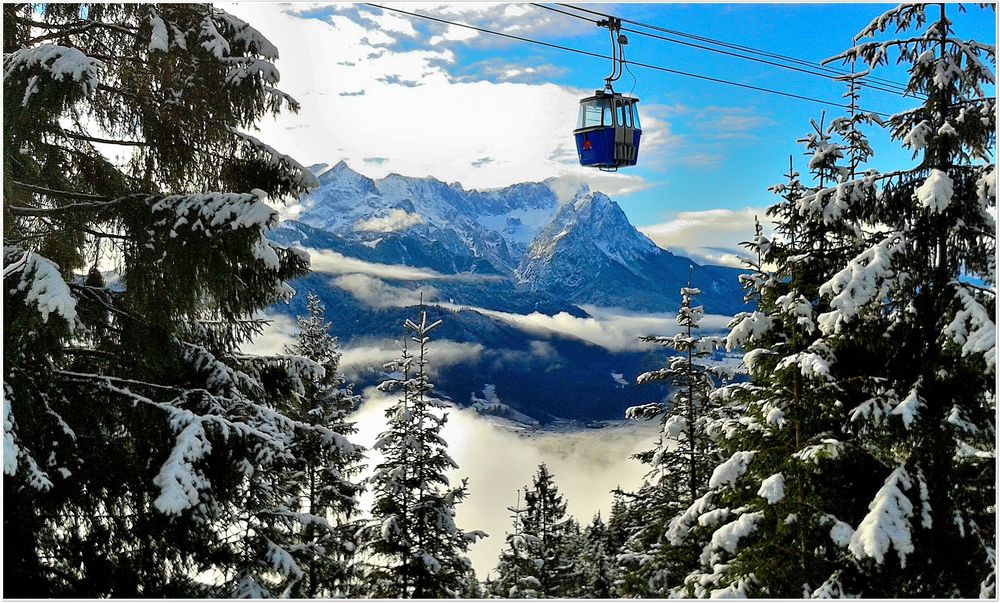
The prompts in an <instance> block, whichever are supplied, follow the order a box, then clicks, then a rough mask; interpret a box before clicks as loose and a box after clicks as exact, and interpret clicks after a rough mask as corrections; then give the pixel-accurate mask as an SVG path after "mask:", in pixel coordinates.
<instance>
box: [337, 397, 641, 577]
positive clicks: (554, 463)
mask: <svg viewBox="0 0 1000 603" xmlns="http://www.w3.org/2000/svg"><path fill="white" fill-rule="evenodd" d="M366 393H367V394H368V395H369V396H370V398H369V399H368V400H367V401H366V402H365V404H364V405H363V406H362V407H361V409H360V410H359V411H358V412H357V413H356V414H355V415H354V417H353V418H354V420H356V421H357V426H358V430H359V433H358V434H357V435H356V436H355V437H354V438H352V439H353V441H356V442H358V443H359V444H361V445H365V446H368V447H369V448H370V447H371V445H372V444H373V443H374V442H375V438H376V437H377V435H378V433H380V432H381V431H382V430H384V429H385V426H386V425H385V414H384V411H385V409H386V408H387V406H388V405H389V404H391V402H392V399H391V398H388V397H385V396H384V395H382V394H380V393H379V392H377V391H376V390H374V389H368V390H366ZM497 394H498V395H499V397H500V399H501V401H502V400H503V395H504V392H503V388H502V387H498V388H497ZM657 428H658V424H657V422H656V421H643V422H627V423H624V424H619V425H615V426H612V427H606V428H604V429H586V430H576V431H568V432H557V431H545V430H541V431H514V430H511V429H507V428H505V427H502V426H500V425H499V424H498V423H496V422H494V421H491V420H489V419H487V418H484V417H482V416H480V415H478V414H476V413H475V411H472V410H469V409H461V408H452V409H449V411H448V422H447V424H446V425H445V428H444V431H443V437H444V439H445V440H446V441H447V442H448V453H449V454H450V455H451V456H452V458H454V459H455V461H456V462H457V463H458V465H459V468H458V469H457V470H454V471H451V472H450V473H449V478H450V479H451V480H452V483H458V482H459V481H460V480H461V479H462V478H465V477H467V478H468V479H469V497H468V498H467V499H466V500H465V501H464V502H462V503H461V504H460V505H459V506H458V513H457V517H456V520H457V523H458V525H459V527H461V528H463V529H466V530H484V531H486V532H487V533H488V534H489V535H490V537H489V538H486V539H483V540H480V541H479V542H477V543H476V544H474V545H472V547H471V548H470V550H469V556H470V557H471V559H472V563H473V565H474V567H475V569H476V573H477V574H478V576H479V577H480V578H481V579H482V578H485V577H486V575H487V574H488V573H494V576H495V571H494V568H495V566H496V562H497V558H498V556H499V553H500V549H501V548H502V547H503V545H504V533H505V532H506V531H507V530H508V529H510V517H509V516H510V513H509V512H508V511H507V507H508V506H511V505H513V504H515V502H516V496H517V490H518V489H521V490H523V489H524V487H525V485H528V484H529V483H530V481H531V478H532V475H533V474H534V473H535V471H536V469H537V467H538V464H539V463H542V462H544V463H546V465H548V467H549V469H550V471H551V472H552V474H553V476H554V479H555V482H556V485H557V486H558V488H559V490H560V492H561V493H562V494H563V496H564V497H565V499H566V503H567V511H568V512H569V513H570V514H571V515H573V516H575V517H576V518H577V519H578V520H579V521H580V522H581V523H587V522H589V521H590V519H591V517H593V515H594V514H595V513H596V512H598V511H601V512H602V515H603V516H604V518H605V519H607V517H608V512H609V511H610V509H611V503H612V500H613V498H612V495H611V491H612V490H614V489H615V488H617V487H622V488H624V489H626V490H629V489H635V488H637V487H638V486H639V485H640V484H641V482H642V477H643V475H644V474H645V473H646V471H647V467H645V466H644V465H642V464H641V463H639V462H638V461H636V460H634V459H632V458H631V455H632V454H634V453H636V452H639V451H642V450H646V449H647V448H650V447H651V446H652V445H653V442H654V440H655V438H656V432H657ZM369 454H371V457H370V458H369V467H372V466H374V465H375V464H376V463H378V462H379V460H380V458H379V457H378V455H377V454H375V453H372V452H370V453H369ZM369 471H370V469H369ZM370 505H371V497H370V494H369V495H368V496H367V497H366V498H365V499H364V506H365V508H366V509H367V508H369V507H370Z"/></svg>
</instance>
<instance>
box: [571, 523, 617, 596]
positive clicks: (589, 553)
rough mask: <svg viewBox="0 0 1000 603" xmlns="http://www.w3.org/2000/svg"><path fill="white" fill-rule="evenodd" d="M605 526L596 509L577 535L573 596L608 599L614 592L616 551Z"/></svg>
mask: <svg viewBox="0 0 1000 603" xmlns="http://www.w3.org/2000/svg"><path fill="white" fill-rule="evenodd" d="M609 536H610V535H609V533H608V527H607V525H606V524H605V523H604V520H602V519H601V514H600V513H598V514H597V515H595V516H594V519H592V520H591V522H590V524H589V525H587V527H586V528H584V530H583V533H582V534H581V536H580V552H579V555H578V556H577V560H576V567H577V569H578V571H579V573H580V580H579V585H578V588H577V596H578V597H580V598H581V599H610V598H612V597H614V596H615V593H616V591H615V580H616V579H617V574H618V564H617V561H616V559H617V555H618V552H619V549H616V548H613V546H612V543H611V540H610V538H609Z"/></svg>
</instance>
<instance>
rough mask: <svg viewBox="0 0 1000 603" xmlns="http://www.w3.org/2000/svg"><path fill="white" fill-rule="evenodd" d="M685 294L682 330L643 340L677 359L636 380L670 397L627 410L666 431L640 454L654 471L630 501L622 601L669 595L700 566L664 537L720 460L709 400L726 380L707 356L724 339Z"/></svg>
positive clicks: (689, 548)
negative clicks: (659, 386)
mask: <svg viewBox="0 0 1000 603" xmlns="http://www.w3.org/2000/svg"><path fill="white" fill-rule="evenodd" d="M680 293H681V305H680V307H679V308H678V312H677V324H678V325H679V326H680V328H681V332H680V333H678V334H676V335H673V336H669V337H668V336H655V337H653V336H650V337H643V338H642V340H643V341H646V342H650V343H656V344H658V345H661V346H663V347H666V348H668V349H670V350H673V351H674V352H675V354H674V355H671V356H670V357H669V358H668V360H667V365H666V366H665V367H663V368H660V369H657V370H654V371H650V372H647V373H643V374H641V375H639V377H638V378H637V380H636V381H637V382H638V383H639V384H643V383H651V382H666V383H667V384H669V386H670V395H669V397H668V398H667V399H666V400H665V401H664V402H657V403H652V404H647V405H644V406H636V407H632V408H629V409H628V410H627V411H626V417H627V418H630V419H637V418H642V419H652V418H657V417H660V425H661V430H660V431H661V433H660V437H659V440H658V441H657V445H656V447H655V448H654V449H652V450H649V451H645V452H642V453H639V454H637V455H636V458H638V459H639V460H640V461H642V462H644V463H646V464H648V465H650V471H649V473H648V474H647V476H646V480H645V482H644V484H643V486H642V487H641V488H640V489H639V491H638V492H636V493H635V495H633V496H631V497H630V499H631V500H630V504H632V505H634V506H636V507H637V512H636V513H634V517H636V518H639V523H638V525H636V526H634V527H635V529H634V530H633V533H632V534H631V536H630V538H629V540H628V542H627V543H626V552H625V553H624V554H623V555H622V556H621V558H620V559H621V561H622V562H623V563H624V569H625V571H624V573H623V576H622V578H621V580H622V584H621V586H620V591H621V593H622V595H623V596H642V597H657V596H660V597H662V596H666V595H667V594H668V592H669V589H670V588H672V587H674V586H676V585H677V584H678V583H680V582H681V581H682V580H683V578H684V576H686V575H687V574H688V573H689V572H691V571H692V570H694V569H695V568H696V567H697V564H698V554H699V552H700V550H699V547H696V546H694V545H693V544H691V543H685V544H684V545H678V546H672V545H670V543H669V542H667V540H666V532H667V527H668V525H669V522H670V520H671V519H673V518H674V517H676V516H677V515H679V514H680V513H681V512H682V511H683V510H684V509H686V508H688V506H690V505H691V504H693V503H694V502H695V501H696V500H697V499H698V498H700V497H701V496H702V495H703V494H704V492H705V490H706V489H707V483H708V475H709V474H710V473H711V471H712V469H713V468H714V467H715V465H716V463H717V460H718V459H717V456H718V451H717V449H716V447H715V445H714V443H713V442H712V439H711V438H710V437H709V434H708V433H707V431H706V428H707V426H708V424H709V423H710V421H711V420H712V419H713V418H715V416H714V409H713V405H712V402H711V398H710V396H709V395H710V394H711V392H712V391H713V390H714V389H715V387H716V380H717V379H719V378H722V377H723V375H721V373H720V371H719V370H718V367H717V366H716V365H715V364H713V363H712V362H711V361H710V360H707V358H708V357H709V356H711V355H712V354H713V353H714V352H715V351H716V349H718V348H719V347H720V346H721V341H720V340H719V338H717V337H709V336H702V335H699V334H698V333H697V329H698V328H699V323H700V321H701V318H702V316H704V309H703V308H702V306H697V305H694V298H695V297H696V296H697V295H698V294H699V293H700V291H699V290H698V289H697V288H695V287H694V286H693V285H692V283H691V281H690V279H689V281H688V284H687V286H686V287H682V288H681V291H680Z"/></svg>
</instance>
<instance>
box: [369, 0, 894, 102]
mask: <svg viewBox="0 0 1000 603" xmlns="http://www.w3.org/2000/svg"><path fill="white" fill-rule="evenodd" d="M364 4H365V6H370V7H372V8H377V9H379V10H386V11H392V12H395V13H399V14H402V15H408V16H410V17H417V18H418V19H425V20H428V21H434V22H437V23H444V24H446V25H453V26H455V27H462V28H465V29H471V30H473V31H478V32H480V33H485V34H490V35H494V36H499V37H502V38H507V39H509V40H517V41H519V42H528V43H531V44H537V45H539V46H544V47H546V48H554V49H556V50H563V51H566V52H574V53H576V54H580V55H583V56H589V57H593V58H597V59H603V60H609V59H611V58H612V57H610V56H608V55H605V54H600V53H597V52H590V51H588V50H581V49H579V48H573V47H570V46H563V45H561V44H553V43H551V42H543V41H541V40H533V39H531V38H525V37H523V36H518V35H514V34H509V33H505V32H500V31H493V30H491V29H486V28H484V27H477V26H475V25H468V24H466V23H457V22H455V21H449V20H448V19H442V18H440V17H434V16H431V15H425V14H421V13H414V12H410V11H407V10H403V9H401V8H393V7H390V6H383V5H381V4H373V3H370V2H366V3H364ZM629 64H630V65H634V66H636V67H643V68H645V69H651V70H654V71H660V72H663V73H670V74H673V75H680V76H684V77H690V78H695V79H699V80H704V81H708V82H715V83H717V84H724V85H727V86H734V87H737V88H743V89H746V90H755V91H757V92H765V93H768V94H776V95H779V96H785V97H788V98H795V99H798V100H804V101H808V102H812V103H818V104H821V105H827V106H830V107H838V108H841V109H850V108H851V107H850V105H845V104H842V103H837V102H834V101H828V100H823V99H821V98H814V97H811V96H804V95H802V94H795V93H792V92H784V91H782V90H773V89H771V88H764V87H761V86H753V85H750V84H742V83H740V82H734V81H731V80H726V79H722V78H717V77H711V76H708V75H701V74H698V73H691V72H688V71H680V70H679V69H670V68H668V67H661V66H659V65H650V64H649V63H640V62H637V61H629ZM856 109H857V108H856ZM858 110H863V111H865V112H866V113H871V114H874V115H879V116H881V117H890V116H891V114H889V113H885V112H882V111H870V110H866V109H858Z"/></svg>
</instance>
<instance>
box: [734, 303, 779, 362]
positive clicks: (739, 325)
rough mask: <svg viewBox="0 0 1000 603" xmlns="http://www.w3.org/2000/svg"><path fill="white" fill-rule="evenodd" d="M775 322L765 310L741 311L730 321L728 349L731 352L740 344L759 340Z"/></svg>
mask: <svg viewBox="0 0 1000 603" xmlns="http://www.w3.org/2000/svg"><path fill="white" fill-rule="evenodd" d="M773 324H774V319H773V318H771V317H770V316H768V315H767V314H764V313H763V312H758V311H754V312H752V313H751V312H740V313H739V314H737V315H736V316H735V317H733V321H732V322H731V323H729V335H727V336H726V351H727V352H731V351H733V349H735V348H736V347H737V346H739V345H743V344H747V343H752V342H754V341H759V340H760V339H761V337H763V336H764V335H765V334H766V333H767V332H768V331H769V330H770V329H771V326H772V325H773Z"/></svg>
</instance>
